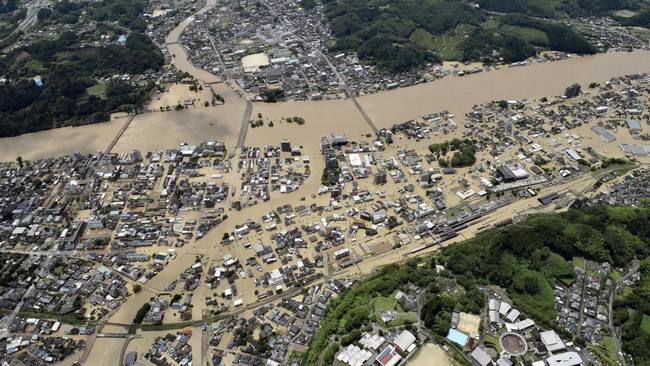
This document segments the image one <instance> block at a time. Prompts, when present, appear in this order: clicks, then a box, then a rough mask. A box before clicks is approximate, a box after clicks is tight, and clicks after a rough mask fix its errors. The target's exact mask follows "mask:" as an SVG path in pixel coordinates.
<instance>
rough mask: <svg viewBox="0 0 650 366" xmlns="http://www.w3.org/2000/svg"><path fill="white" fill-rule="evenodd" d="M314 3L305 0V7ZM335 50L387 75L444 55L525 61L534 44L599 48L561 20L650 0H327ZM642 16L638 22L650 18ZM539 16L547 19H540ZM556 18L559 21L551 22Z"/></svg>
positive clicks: (640, 6) (579, 50)
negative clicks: (352, 54) (353, 54)
mask: <svg viewBox="0 0 650 366" xmlns="http://www.w3.org/2000/svg"><path fill="white" fill-rule="evenodd" d="M315 4H316V3H315V1H314V0H310V1H305V2H304V5H305V7H306V8H307V9H309V8H313V7H314V6H315ZM323 4H324V11H325V15H326V18H327V19H328V21H329V23H330V26H331V30H332V34H333V36H334V38H335V39H334V42H333V44H332V46H331V48H332V49H333V50H334V51H355V52H357V53H358V55H359V57H360V58H361V59H362V60H365V61H366V62H369V63H372V64H375V65H377V66H379V67H380V68H382V69H385V70H387V71H389V72H394V73H395V72H404V71H408V70H411V69H414V68H417V67H419V66H422V65H424V64H425V63H427V62H437V61H439V60H440V59H441V58H442V59H446V60H458V61H476V60H481V61H484V62H494V61H498V60H503V61H505V62H516V61H521V60H523V59H525V58H527V57H530V56H532V55H534V54H535V52H536V48H537V49H551V50H556V51H564V52H571V53H578V54H592V53H595V52H596V50H595V48H594V47H593V46H592V45H591V44H589V43H588V42H587V41H586V40H585V38H584V37H583V36H582V35H581V34H579V33H577V32H576V31H574V30H572V29H571V28H569V27H567V26H564V25H561V24H559V23H558V22H556V21H555V20H557V19H558V18H566V17H577V16H586V15H605V14H610V13H611V12H613V11H615V10H618V9H644V8H647V5H648V4H647V0H596V1H583V0H564V1H559V0H514V1H501V0H481V1H478V2H477V4H478V5H479V8H476V7H473V6H470V5H469V4H467V3H466V2H464V1H460V0H447V1H445V0H419V1H415V0H323ZM643 14H644V13H640V14H639V15H637V17H638V19H636V18H635V19H634V20H629V21H630V22H634V23H643V22H645V20H646V19H645V16H644V15H643ZM542 18H550V19H549V20H542ZM553 19H555V20H553Z"/></svg>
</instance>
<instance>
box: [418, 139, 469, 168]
mask: <svg viewBox="0 0 650 366" xmlns="http://www.w3.org/2000/svg"><path fill="white" fill-rule="evenodd" d="M429 151H431V152H432V153H433V154H435V155H436V156H437V157H438V161H439V163H440V166H443V167H446V166H452V167H454V168H460V167H466V166H471V165H474V163H476V156H475V155H476V146H475V145H474V142H473V141H472V140H469V139H463V140H459V139H453V140H451V141H447V142H444V143H436V144H431V145H430V146H429ZM449 151H454V154H453V155H452V156H451V159H445V158H444V157H441V156H444V155H447V152H449Z"/></svg>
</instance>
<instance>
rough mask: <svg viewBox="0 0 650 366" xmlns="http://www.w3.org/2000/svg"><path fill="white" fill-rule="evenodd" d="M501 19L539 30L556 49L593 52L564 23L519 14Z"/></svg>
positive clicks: (584, 52) (580, 36)
mask: <svg viewBox="0 0 650 366" xmlns="http://www.w3.org/2000/svg"><path fill="white" fill-rule="evenodd" d="M502 21H503V22H505V23H507V24H511V25H516V26H520V27H527V28H532V29H537V30H540V31H542V32H544V33H546V36H547V37H548V46H549V47H550V48H551V49H553V50H556V51H563V52H571V53H579V54H594V53H596V49H595V48H594V46H593V45H591V43H589V42H587V40H586V39H585V38H584V37H583V36H582V35H581V34H580V33H578V32H576V31H574V30H572V29H571V28H569V27H567V26H566V25H562V24H558V23H551V22H547V21H543V20H538V19H534V18H531V17H527V16H524V15H519V14H512V15H508V16H505V17H503V18H502Z"/></svg>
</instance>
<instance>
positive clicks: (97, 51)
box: [0, 0, 163, 137]
mask: <svg viewBox="0 0 650 366" xmlns="http://www.w3.org/2000/svg"><path fill="white" fill-rule="evenodd" d="M144 6H145V2H144V1H140V0H136V1H128V0H103V1H97V2H92V3H87V2H81V3H76V2H75V3H72V2H69V1H67V0H64V1H61V2H57V3H56V4H55V5H54V6H53V7H52V8H51V9H48V8H44V9H41V11H39V13H38V19H39V22H38V24H37V26H36V27H37V28H36V29H35V30H34V31H36V30H38V29H39V28H38V27H50V28H49V29H70V30H68V31H63V32H61V33H58V34H59V35H58V36H55V37H53V38H44V39H37V40H35V41H33V42H30V43H27V44H26V45H24V46H21V47H18V48H15V49H13V50H12V51H10V52H8V53H7V54H4V55H2V56H1V57H0V75H1V76H2V77H3V78H4V79H5V80H6V82H4V83H3V84H2V85H0V137H5V136H15V135H19V134H22V133H27V132H34V131H39V130H44V129H50V128H55V127H61V126H67V125H81V124H88V123H95V122H100V121H107V120H108V119H109V113H111V112H113V111H117V110H125V111H129V110H131V109H132V108H133V107H134V106H136V105H139V104H141V103H142V102H143V101H144V100H145V99H146V96H147V92H148V90H149V89H150V88H151V87H150V86H147V85H146V84H145V83H139V84H136V83H134V82H131V81H126V80H123V78H114V79H110V81H106V80H108V79H109V78H113V77H114V76H115V75H125V74H126V75H135V76H137V75H142V74H145V73H148V72H155V71H157V70H159V69H160V68H161V66H162V64H163V57H162V54H161V52H160V50H158V48H157V47H156V46H155V45H154V44H153V43H152V42H151V40H150V39H149V38H148V37H147V36H146V35H145V34H143V33H142V31H143V29H144V27H145V26H144V22H143V21H142V20H140V19H139V18H138V15H139V14H140V13H141V12H142V10H143V9H144ZM105 35H110V37H111V38H110V40H108V41H105V40H104V39H103V38H100V37H102V36H105ZM122 35H123V40H119V38H120V36H122Z"/></svg>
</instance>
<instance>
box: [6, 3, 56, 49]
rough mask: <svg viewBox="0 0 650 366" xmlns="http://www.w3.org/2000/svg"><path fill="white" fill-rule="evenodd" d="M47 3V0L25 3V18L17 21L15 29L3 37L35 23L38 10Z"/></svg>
mask: <svg viewBox="0 0 650 366" xmlns="http://www.w3.org/2000/svg"><path fill="white" fill-rule="evenodd" d="M49 4H50V1H49V0H36V1H34V2H33V3H31V4H29V5H27V14H26V15H25V19H23V20H22V21H21V22H20V23H18V26H17V27H16V29H14V30H13V31H12V32H11V33H9V35H8V36H7V37H5V39H8V38H10V37H11V36H13V35H14V34H16V33H18V32H22V31H24V30H25V29H27V28H30V27H32V26H33V25H35V24H36V22H38V11H39V10H41V9H42V8H44V7H46V6H48V5H49Z"/></svg>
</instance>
